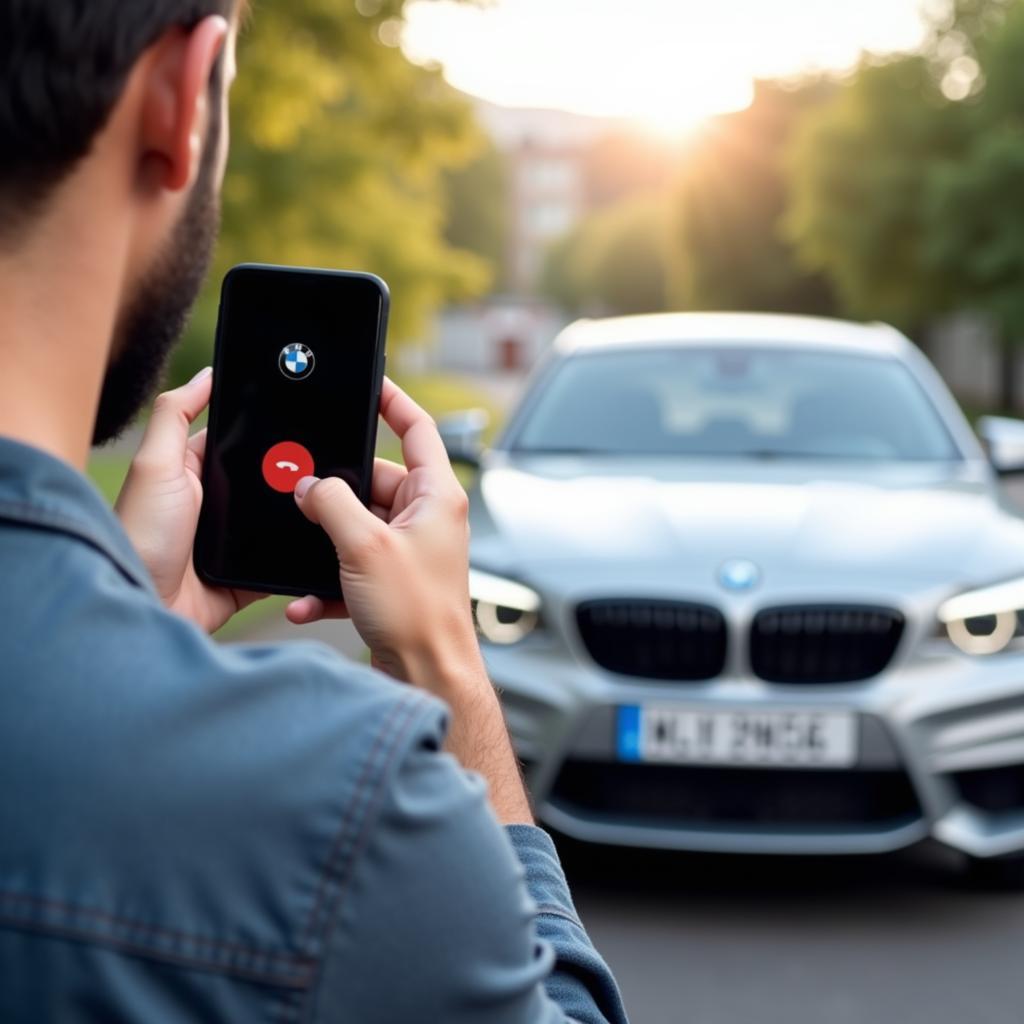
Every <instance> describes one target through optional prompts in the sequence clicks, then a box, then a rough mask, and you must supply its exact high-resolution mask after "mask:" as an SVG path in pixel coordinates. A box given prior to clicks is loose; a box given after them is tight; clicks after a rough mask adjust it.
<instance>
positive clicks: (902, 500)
mask: <svg viewBox="0 0 1024 1024" xmlns="http://www.w3.org/2000/svg"><path fill="white" fill-rule="evenodd" d="M480 425H481V424H480V423H478V422H476V421H475V420H474V419H473V417H463V418H462V419H460V420H451V421H449V422H447V423H445V424H442V427H443V430H444V432H445V434H446V440H447V441H448V444H449V450H450V452H451V453H452V456H453V459H455V460H456V461H463V462H470V463H473V464H475V465H477V466H478V468H479V473H478V475H477V477H476V481H475V484H474V486H473V487H472V490H471V509H472V511H471V516H472V527H473V540H472V565H473V569H472V575H471V591H472V598H473V603H474V609H475V615H476V621H477V626H478V629H479V632H480V634H481V637H482V640H483V644H484V649H485V653H486V656H487V660H488V664H489V667H490V670H491V672H492V675H493V678H494V680H495V683H496V684H497V686H498V687H499V688H500V690H501V691H502V694H503V700H504V705H505V708H506V712H507V716H508V722H509V726H510V728H511V731H512V734H513V737H514V740H515V743H516V746H517V749H518V751H519V754H520V756H521V758H522V761H523V763H524V765H525V767H526V771H527V774H528V778H529V782H530V785H531V790H532V793H533V796H534V799H535V802H536V806H537V812H538V815H539V816H540V817H541V818H542V819H543V820H544V821H545V822H546V823H547V824H549V825H550V826H553V827H555V828H556V829H558V830H559V831H561V832H562V833H565V834H568V835H570V836H573V837H575V838H577V839H580V840H584V841H593V842H600V843H609V844H623V845H630V846H649V847H663V848H672V849H680V850H703V851H732V852H749V853H758V852H770V853H782V854H829V853H833V854H857V853H864V854H867V853H877V852H884V851H890V850H895V849H898V848H901V847H906V846H909V845H911V844H915V843H917V842H919V841H921V840H924V839H926V838H932V839H935V840H938V841H939V842H941V843H943V844H946V845H947V846H949V847H952V848H954V849H955V850H958V851H961V852H962V853H963V854H965V855H966V856H967V857H968V858H969V863H971V864H972V866H973V867H974V868H975V870H977V871H979V872H980V871H983V870H989V871H992V873H995V869H996V868H998V869H1000V871H1009V869H1011V868H1012V869H1013V870H1014V871H1016V870H1019V868H1020V864H1021V860H1020V855H1022V854H1024V617H1022V615H1021V609H1024V521H1022V520H1021V519H1020V518H1018V516H1017V515H1015V514H1014V513H1013V512H1012V511H1010V510H1009V509H1008V507H1006V506H1005V505H1004V503H1003V501H1002V498H1001V491H1000V486H999V480H998V475H997V473H996V471H995V469H994V466H993V461H992V458H991V456H992V452H986V450H985V448H984V447H983V446H982V444H981V443H979V441H978V439H977V438H976V437H975V435H974V433H973V432H972V430H971V429H970V427H969V425H968V423H967V421H966V420H965V418H964V416H963V414H962V413H961V411H960V410H959V408H958V406H957V405H956V403H955V401H954V400H953V398H952V397H951V395H950V394H949V392H948V390H947V389H946V387H945V385H944V384H943V383H942V381H941V379H940V378H939V376H938V374H937V373H936V372H935V370H934V369H933V368H932V366H931V365H930V364H929V363H928V361H927V360H926V359H925V358H924V356H923V355H922V354H921V353H920V351H919V350H918V349H917V348H916V347H915V346H914V345H913V344H911V343H910V342H909V341H908V340H907V339H906V338H904V337H903V336H902V335H901V334H899V333H898V332H897V331H895V330H894V329H892V328H890V327H886V326H882V325H858V324H851V323H845V322H840V321H831V320H821V319H812V318H802V317H783V316H761V315H731V314H730V315H725V314H721V315H719V314H679V315H666V316H655V317H632V318H622V319H615V320H604V321H592V322H580V323H577V324H574V325H573V326H571V327H569V328H568V329H567V330H566V331H565V332H564V333H563V334H562V335H561V336H560V337H559V338H558V339H557V340H556V342H555V343H554V346H553V348H552V350H551V352H550V353H549V355H548V357H547V358H546V360H545V362H544V364H543V365H542V366H541V367H540V368H539V369H538V371H537V373H536V374H535V376H534V378H533V380H532V383H531V385H530V386H529V388H528V390H527V393H526V395H525V397H524V398H523V400H522V402H521V403H520V405H519V408H518V410H517V411H516V412H515V413H514V415H513V416H512V417H511V420H510V422H509V424H508V426H507V428H506V429H505V431H504V433H503V434H502V436H501V437H500V438H499V440H498V442H497V443H496V445H495V446H494V448H493V449H492V450H490V451H488V452H486V453H481V452H480V451H479V449H478V448H477V446H476V443H475V435H476V433H477V431H478V428H479V427H480ZM999 426H1000V422H999V421H993V424H992V427H993V430H996V429H997V428H998V427H999ZM1002 426H1003V428H1004V429H1006V428H1007V427H1008V428H1009V429H1010V431H1011V433H1012V431H1013V429H1014V427H1015V424H1014V423H1013V422H1012V421H1002ZM1017 430H1018V436H1017V438H1016V440H1017V441H1018V442H1019V440H1020V438H1019V432H1020V427H1019V425H1017ZM1011 447H1012V444H1011ZM1017 448H1018V454H1019V456H1020V457H1021V461H1022V462H1024V448H1022V446H1021V445H1020V444H1019V443H1018V445H1017Z"/></svg>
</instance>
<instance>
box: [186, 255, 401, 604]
mask: <svg viewBox="0 0 1024 1024" xmlns="http://www.w3.org/2000/svg"><path fill="white" fill-rule="evenodd" d="M387 313H388V292H387V287H386V285H385V284H384V283H383V282H382V281H381V280H380V279H379V278H376V277H373V276H372V275H369V274H348V273H342V272H338V271H311V270H295V269H291V268H284V267H257V266H245V267H236V268H235V269H234V270H232V271H231V272H230V273H229V274H228V276H227V278H226V279H225V281H224V288H223V291H222V294H221V309H220V322H219V324H218V328H217V353H216V358H215V362H214V381H213V399H212V402H211V407H210V424H209V435H208V438H207V448H206V457H205V462H204V466H203V492H204V496H203V508H202V513H201V515H200V522H199V532H198V535H197V537H196V555H195V560H196V567H197V570H198V571H199V574H200V576H201V577H202V578H203V579H205V580H207V581H208V582H211V583H214V584H218V585H222V586H233V587H239V588H245V589H251V590H259V591H264V592H269V593H281V594H317V595H320V596H323V597H338V596H339V595H340V586H339V581H338V559H337V555H336V554H335V551H334V548H333V546H332V544H331V542H330V540H329V539H328V537H327V535H326V534H325V533H324V531H323V530H322V529H321V528H320V527H319V526H315V525H313V524H312V523H310V522H309V521H308V520H307V519H306V518H305V516H304V515H303V514H302V513H301V512H300V511H299V509H298V507H297V505H296V503H295V498H294V494H293V492H294V490H295V485H296V484H297V483H298V481H299V480H300V479H301V478H302V477H304V476H310V475H315V476H319V477H329V476H336V477H340V478H341V479H343V480H345V481H347V482H348V483H349V484H350V485H351V486H352V488H353V489H354V490H355V491H356V493H357V494H359V496H360V497H361V498H362V500H363V501H364V503H365V502H367V501H368V500H369V490H370V484H371V478H372V472H373V450H374V446H375V443H376V433H377V431H376V427H377V412H378V408H379V404H380V389H381V383H382V380H383V374H384V366H383V363H384V336H385V332H386V324H387Z"/></svg>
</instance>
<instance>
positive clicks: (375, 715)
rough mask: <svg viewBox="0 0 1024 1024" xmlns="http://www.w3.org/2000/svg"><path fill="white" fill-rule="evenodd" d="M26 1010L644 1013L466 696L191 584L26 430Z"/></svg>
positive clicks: (27, 1016) (12, 622) (62, 1014)
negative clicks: (455, 722)
mask: <svg viewBox="0 0 1024 1024" xmlns="http://www.w3.org/2000/svg"><path fill="white" fill-rule="evenodd" d="M0 571H2V580H3V583H2V587H0V1021H3V1022H4V1024H21V1022H25V1024H30V1022H31V1024H42V1022H46V1021H58V1022H61V1024H77V1022H82V1021H98V1022H104V1024H111V1022H145V1024H156V1022H159V1024H174V1022H189V1024H195V1022H207V1021H209V1022H213V1021H218V1022H219V1021H231V1022H234V1021H238V1022H245V1024H254V1022H260V1021H264V1022H268V1024H269V1022H276V1024H280V1022H283V1021H305V1022H320V1021H325V1022H326V1021H346V1022H352V1024H370V1022H382V1024H383V1022H387V1024H402V1022H407V1021H408V1022H416V1024H434V1022H438V1024H442V1022H444V1024H447V1022H451V1024H462V1022H470V1021H480V1022H487V1024H505V1022H508V1024H513V1022H515V1024H520V1022H526V1021H531V1022H545V1024H547V1022H556V1021H564V1020H567V1019H571V1020H575V1021H580V1022H597V1021H617V1022H618V1021H624V1020H625V1017H624V1013H623V1010H622V1006H621V1002H620V999H619V995H618V992H617V990H616V987H615V982H614V980H613V978H612V976H611V974H610V973H609V971H608V968H607V967H606V966H605V964H604V963H603V962H602V960H601V958H600V957H599V956H598V954H597V953H596V951H595V950H594V948H593V946H592V945H591V943H590V941H589V939H588V938H587V935H586V932H585V931H584V929H583V926H582V925H581V924H580V921H579V919H578V917H577V915H576V912H575V910H574V909H573V905H572V901H571V899H570V896H569V892H568V889H567V887H566V883H565V878H564V876H563V874H562V870H561V867H560V866H559V863H558V860H557V857H556V855H555V851H554V848H553V846H552V845H551V842H550V840H549V839H548V838H547V836H546V835H545V834H544V833H543V832H541V831H539V830H538V829H535V828H531V827H526V826H521V827H512V828H507V829H502V828H501V827H500V826H499V825H498V823H497V821H496V819H495V818H494V817H493V815H492V813H491V812H490V810H489V808H488V804H487V801H486V793H485V790H484V786H483V784H482V782H481V780H480V779H479V778H477V777H475V776H473V775H471V774H469V773H467V772H465V771H463V770H462V769H461V768H460V766H459V765H458V764H457V763H456V762H455V761H454V760H453V759H452V758H451V757H450V756H448V755H447V754H445V753H443V752H442V749H441V748H442V742H443V738H444V734H445V716H446V710H445V708H444V706H443V705H441V704H440V703H439V702H437V701H435V700H434V699H432V698H430V697H428V696H426V695H425V694H423V693H420V692H418V691H415V690H413V689H411V688H407V687H401V686H399V685H397V684H395V683H394V682H392V681H390V680H388V679H385V678H383V677H382V676H379V675H377V674H375V673H374V672H372V671H370V670H369V669H366V668H363V667H362V666H359V665H355V664H351V663H349V662H346V661H344V660H342V659H341V658H339V657H338V656H337V655H336V654H335V653H334V652H332V651H330V650H328V649H327V648H322V647H319V646H316V645H312V644H310V645H306V644H295V645H287V646H276V647H270V646H264V647H260V646H226V645H218V644H215V643H214V642H212V641H211V640H210V639H209V638H208V637H207V636H206V635H205V634H204V633H202V632H201V631H200V630H199V629H197V628H196V627H194V626H193V625H192V624H190V623H189V622H186V621H185V620H184V619H181V618H179V617H177V616H175V615H173V614H171V613H170V612H168V611H167V610H166V609H165V608H164V607H163V606H162V604H161V602H160V600H159V599H158V597H157V595H156V593H155V591H154V589H153V586H152V584H151V582H150V580H149V578H148V576H147V574H146V571H145V569H144V568H143V567H142V565H141V564H140V562H139V560H138V558H137V556H136V555H135V553H134V551H133V550H132V547H131V545H130V543H129V541H128V539H127V537H126V536H125V534H124V533H123V532H122V530H121V528H120V525H119V523H118V521H117V519H116V518H115V517H114V515H113V514H112V512H111V511H110V510H109V509H108V508H107V506H106V505H105V504H104V502H103V500H102V498H101V497H100V495H99V494H98V493H97V492H96V491H95V490H94V488H93V487H92V485H91V484H90V483H89V482H88V481H87V480H85V479H84V478H83V477H82V476H80V475H79V474H78V473H76V472H75V471H73V470H72V469H70V468H69V467H67V466H65V465H64V464H63V463H61V462H59V461H57V460H55V459H53V458H51V457H49V456H47V455H44V454H42V453H41V452H38V451H35V450H33V449H31V448H28V447H25V446H23V445H20V444H16V443H14V442H11V441H7V440H3V439H0Z"/></svg>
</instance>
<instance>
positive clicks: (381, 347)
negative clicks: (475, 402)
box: [193, 263, 391, 601]
mask: <svg viewBox="0 0 1024 1024" xmlns="http://www.w3.org/2000/svg"><path fill="white" fill-rule="evenodd" d="M254 272H255V273H258V274H268V273H269V274H275V275H276V274H286V275H301V276H316V277H333V278H339V277H340V278H347V279H349V280H361V281H368V282H370V283H371V284H373V285H374V287H376V289H377V291H378V292H379V294H380V316H379V317H378V321H377V338H376V340H375V345H374V355H373V387H374V388H375V389H376V393H375V397H374V399H373V400H372V401H371V403H370V415H369V422H368V423H367V425H366V439H367V443H366V449H365V451H364V453H363V464H364V466H366V467H367V470H366V472H365V473H364V474H363V479H362V480H360V490H359V500H360V501H362V503H363V504H364V505H366V506H367V507H368V506H369V504H370V493H371V489H372V486H373V465H374V461H373V460H374V454H375V452H376V449H377V429H378V425H379V422H380V396H381V391H382V389H383V384H384V364H385V360H386V347H387V331H388V317H389V313H390V308H391V294H390V291H389V289H388V286H387V283H386V282H385V281H384V280H383V279H382V278H380V277H378V276H377V275H376V274H371V273H367V272H365V271H356V270H326V269H322V268H317V267H288V266H280V265H276V264H271V263H241V264H239V265H238V266H235V267H232V268H231V269H230V270H229V271H228V272H227V274H225V275H224V281H223V283H222V285H221V291H220V305H219V309H218V316H217V333H216V340H215V344H214V356H213V393H212V394H211V396H210V415H209V421H208V424H207V428H208V434H207V437H208V443H210V442H213V440H214V439H215V438H217V437H218V436H219V429H220V425H219V405H220V403H219V396H220V381H221V379H222V374H221V372H220V371H221V368H222V363H223V359H224V350H225V347H226V346H225V342H224V335H225V316H224V307H225V303H226V299H227V295H228V291H229V289H230V287H231V285H232V283H233V282H234V281H235V280H236V279H237V278H238V277H241V276H242V275H245V274H249V273H254ZM208 473H209V463H208V462H206V463H204V465H203V475H202V483H203V496H204V497H203V507H202V509H201V510H200V514H199V524H198V527H197V530H196V538H195V545H194V550H193V564H194V566H195V570H196V573H197V574H198V576H199V578H200V580H202V581H203V582H204V583H207V584H209V585H210V586H213V587H222V588H228V589H232V590H248V591H253V592H256V593H260V594H279V595H282V596H285V597H305V596H306V595H313V596H315V597H320V598H323V599H325V600H332V601H336V600H340V599H341V597H342V593H341V582H340V579H339V582H338V586H337V588H331V589H329V590H323V589H320V588H316V587H302V586H296V585H292V584H289V583H282V582H274V581H272V580H251V579H233V578H225V577H220V576H218V575H216V574H215V573H213V572H210V571H209V569H208V568H207V567H206V566H205V565H204V564H203V563H204V555H205V554H206V551H205V531H204V529H203V523H204V513H205V511H206V497H205V496H206V495H207V494H208V493H209V488H208V481H207V475H208Z"/></svg>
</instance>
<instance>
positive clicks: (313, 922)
mask: <svg viewBox="0 0 1024 1024" xmlns="http://www.w3.org/2000/svg"><path fill="white" fill-rule="evenodd" d="M421 703H422V700H421V699H419V698H410V697H403V699H402V700H401V701H399V702H398V703H396V704H395V705H393V706H392V708H391V709H390V711H389V712H388V715H387V718H386V719H385V721H384V723H383V724H382V725H381V727H380V729H379V730H378V731H377V735H376V736H375V737H374V741H373V746H372V747H371V748H370V752H369V754H368V755H367V758H366V761H365V762H364V764H363V768H362V771H361V772H360V773H359V778H358V779H357V781H356V785H355V789H354V792H353V795H352V800H351V801H350V802H349V804H348V807H347V808H346V810H345V812H344V816H343V818H342V821H341V824H340V825H339V827H338V831H337V833H336V834H335V838H334V841H333V842H332V843H331V847H330V850H329V851H328V854H327V860H326V861H325V862H324V866H323V868H322V869H321V871H320V882H319V885H318V886H317V891H316V895H315V896H314V898H313V904H312V906H311V907H310V911H309V918H308V920H307V922H306V925H305V927H304V928H303V929H302V932H301V933H300V934H301V938H300V940H299V948H300V949H305V950H307V951H308V952H310V953H311V954H312V952H313V951H312V944H313V942H314V940H315V937H316V931H317V925H318V923H319V919H320V916H321V914H322V912H323V909H324V905H325V903H326V902H327V896H328V893H329V891H330V888H331V879H332V875H333V876H340V875H342V874H344V872H345V864H346V860H347V859H348V857H350V856H351V851H350V849H349V845H350V844H349V842H348V840H349V837H350V836H352V835H353V834H354V833H357V832H358V830H359V829H360V827H361V825H362V824H363V816H364V815H365V810H364V808H363V804H364V803H366V802H367V801H364V800H363V799H362V798H363V795H364V793H366V792H368V791H369V788H370V787H371V785H372V780H373V776H374V770H375V769H376V768H377V762H378V760H379V759H380V758H382V757H384V755H385V754H386V753H387V752H388V750H389V749H390V748H389V746H388V744H387V741H388V740H389V739H390V738H391V736H392V734H393V733H395V732H396V731H397V730H398V727H399V724H400V723H401V722H402V721H403V719H404V718H405V716H407V715H408V716H411V714H412V711H413V710H414V709H415V708H416V707H418V706H420V704H421ZM386 764H387V761H386V760H385V761H384V763H383V764H382V765H381V768H383V767H384V765H386ZM380 775H381V779H380V781H383V771H381V773H380ZM378 784H379V783H378Z"/></svg>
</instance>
